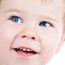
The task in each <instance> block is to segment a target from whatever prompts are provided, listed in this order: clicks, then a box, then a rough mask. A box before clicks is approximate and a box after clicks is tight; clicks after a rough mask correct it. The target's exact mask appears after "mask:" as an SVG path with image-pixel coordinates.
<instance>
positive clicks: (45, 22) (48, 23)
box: [39, 21, 53, 28]
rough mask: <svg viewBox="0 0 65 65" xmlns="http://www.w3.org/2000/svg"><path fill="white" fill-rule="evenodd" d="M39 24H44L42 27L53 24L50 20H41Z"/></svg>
mask: <svg viewBox="0 0 65 65" xmlns="http://www.w3.org/2000/svg"><path fill="white" fill-rule="evenodd" d="M39 26H42V27H45V28H46V27H47V28H48V27H50V26H53V25H52V24H51V23H50V22H48V21H41V22H40V23H39Z"/></svg>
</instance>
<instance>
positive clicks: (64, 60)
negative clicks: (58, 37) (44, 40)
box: [47, 43, 65, 65]
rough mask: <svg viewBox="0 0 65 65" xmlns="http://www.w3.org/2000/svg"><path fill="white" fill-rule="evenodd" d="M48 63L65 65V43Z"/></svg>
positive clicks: (50, 64) (49, 64)
mask: <svg viewBox="0 0 65 65" xmlns="http://www.w3.org/2000/svg"><path fill="white" fill-rule="evenodd" d="M47 65H65V43H64V44H63V46H62V47H61V49H60V51H59V53H58V54H56V55H55V56H54V57H53V59H52V60H51V61H50V62H49V63H48V64H47Z"/></svg>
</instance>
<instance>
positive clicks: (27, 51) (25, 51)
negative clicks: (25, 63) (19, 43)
mask: <svg viewBox="0 0 65 65" xmlns="http://www.w3.org/2000/svg"><path fill="white" fill-rule="evenodd" d="M13 50H14V51H15V52H16V53H17V54H18V55H20V56H21V57H24V58H26V57H30V56H33V55H36V54H39V52H37V51H35V50H33V49H31V48H27V47H20V48H13Z"/></svg>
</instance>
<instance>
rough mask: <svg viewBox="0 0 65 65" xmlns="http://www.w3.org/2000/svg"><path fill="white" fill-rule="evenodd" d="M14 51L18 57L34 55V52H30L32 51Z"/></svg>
mask: <svg viewBox="0 0 65 65" xmlns="http://www.w3.org/2000/svg"><path fill="white" fill-rule="evenodd" d="M14 51H15V50H14ZM15 53H16V54H17V56H18V57H20V58H30V57H31V56H35V55H36V54H32V53H25V52H19V51H18V52H16V51H15Z"/></svg>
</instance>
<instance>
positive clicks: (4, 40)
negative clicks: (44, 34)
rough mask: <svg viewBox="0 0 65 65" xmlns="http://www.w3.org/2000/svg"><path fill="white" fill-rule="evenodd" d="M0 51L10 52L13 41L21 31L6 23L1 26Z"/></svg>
mask: <svg viewBox="0 0 65 65" xmlns="http://www.w3.org/2000/svg"><path fill="white" fill-rule="evenodd" d="M0 30H1V31H0V48H1V49H0V50H3V51H4V50H5V51H6V50H7V52H8V51H10V47H11V44H12V41H13V39H14V38H15V36H16V35H17V34H18V32H19V30H18V29H17V28H16V27H15V26H13V25H11V24H10V23H4V24H2V25H1V26H0Z"/></svg>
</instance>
